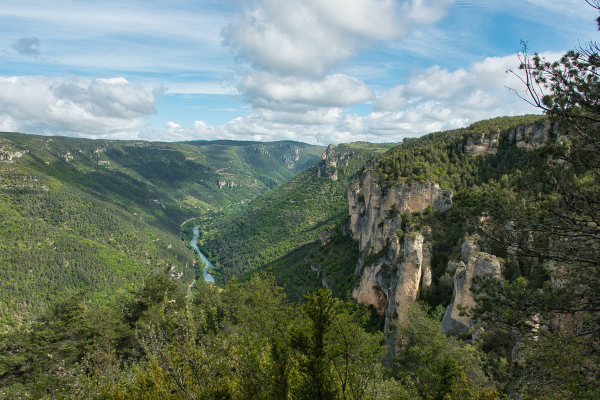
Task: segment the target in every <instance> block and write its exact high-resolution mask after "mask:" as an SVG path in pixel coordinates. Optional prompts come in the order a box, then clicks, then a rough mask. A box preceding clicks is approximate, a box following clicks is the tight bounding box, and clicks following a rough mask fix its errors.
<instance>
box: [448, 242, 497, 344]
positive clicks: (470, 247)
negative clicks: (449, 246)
mask: <svg viewBox="0 0 600 400" xmlns="http://www.w3.org/2000/svg"><path fill="white" fill-rule="evenodd" d="M477 239H478V238H477V237H476V236H474V237H470V238H467V240H465V242H464V243H463V245H462V248H461V255H462V257H463V261H460V262H458V263H455V262H452V261H450V262H449V263H448V271H451V269H455V271H454V278H453V283H454V295H453V301H452V303H450V305H448V308H447V309H446V313H445V314H444V318H443V319H442V329H443V331H444V333H446V334H459V333H468V332H469V331H470V330H471V328H472V327H473V320H472V319H471V317H470V316H469V313H470V312H471V311H472V310H473V307H475V299H474V298H473V294H472V293H471V283H472V281H473V278H474V277H476V276H492V277H494V278H498V279H499V278H501V267H500V262H499V261H498V259H497V258H496V257H495V256H492V255H489V254H487V253H483V252H479V251H478V250H479V249H478V246H477ZM447 273H448V272H447Z"/></svg>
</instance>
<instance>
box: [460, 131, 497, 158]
mask: <svg viewBox="0 0 600 400" xmlns="http://www.w3.org/2000/svg"><path fill="white" fill-rule="evenodd" d="M499 142H500V129H497V130H496V131H495V132H492V133H490V132H485V133H475V132H473V134H472V135H471V137H470V138H468V139H467V143H466V144H464V145H463V144H462V143H459V145H458V147H459V149H461V148H462V150H464V152H465V153H467V154H471V155H473V156H478V155H487V154H496V153H497V152H498V144H499Z"/></svg>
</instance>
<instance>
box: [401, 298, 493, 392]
mask: <svg viewBox="0 0 600 400" xmlns="http://www.w3.org/2000/svg"><path fill="white" fill-rule="evenodd" d="M429 311H431V309H429V308H428V307H427V306H426V305H424V304H421V303H413V304H412V305H411V306H410V308H409V310H408V321H407V323H406V324H404V325H403V326H401V327H399V337H398V343H399V351H398V355H397V356H396V357H395V358H394V360H393V362H392V372H393V375H394V376H395V377H396V378H397V379H398V380H400V381H401V382H406V384H407V386H408V387H410V388H411V390H412V393H413V396H414V397H415V398H422V399H494V398H501V397H500V395H499V394H498V393H497V392H496V391H495V390H494V387H493V383H492V382H490V380H489V379H488V378H487V377H486V375H485V372H484V358H483V355H482V353H480V352H479V351H478V350H477V349H476V348H475V347H474V346H471V345H469V344H465V343H462V342H461V341H459V340H458V339H456V338H454V337H446V336H445V335H444V334H443V333H442V332H441V326H440V320H441V317H442V315H443V313H444V309H443V308H442V307H438V308H437V309H435V310H433V312H432V315H428V312H429Z"/></svg>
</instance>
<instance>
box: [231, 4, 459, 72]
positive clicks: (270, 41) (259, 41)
mask: <svg viewBox="0 0 600 400" xmlns="http://www.w3.org/2000/svg"><path fill="white" fill-rule="evenodd" d="M452 2H453V0H410V1H407V2H404V3H400V2H398V1H397V0H343V1H342V0H262V1H260V2H259V3H257V4H256V5H255V6H254V7H252V8H247V9H245V10H244V12H243V13H242V15H240V16H239V19H238V20H237V21H236V22H233V23H231V24H229V25H228V26H227V28H225V29H224V30H223V32H222V36H223V43H224V44H225V45H226V46H228V47H229V48H230V49H231V50H233V51H234V52H235V53H236V54H237V56H238V57H239V58H240V59H242V60H244V61H248V62H250V63H251V64H252V65H253V66H254V67H255V68H257V69H261V70H267V71H276V72H278V73H280V74H289V75H304V76H318V77H320V76H324V75H325V74H327V73H328V71H329V70H330V69H331V68H332V67H334V66H336V65H339V64H340V63H342V62H344V61H345V60H347V59H348V58H350V57H352V56H355V55H356V54H357V49H358V48H360V47H361V46H363V45H365V44H366V43H368V42H369V41H371V40H388V39H398V38H400V37H402V36H405V35H406V34H407V33H408V32H410V30H411V29H412V27H413V26H414V25H422V24H429V23H432V22H435V21H437V20H439V19H440V18H441V17H442V16H443V15H444V14H445V12H446V10H447V8H448V6H449V5H450V4H451V3H452Z"/></svg>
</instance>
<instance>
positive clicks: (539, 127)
mask: <svg viewBox="0 0 600 400" xmlns="http://www.w3.org/2000/svg"><path fill="white" fill-rule="evenodd" d="M553 138H554V139H558V140H561V137H560V135H559V133H558V123H557V122H549V121H544V122H542V123H539V124H536V125H530V126H523V125H519V126H517V128H516V129H513V130H511V131H510V132H509V134H508V141H509V143H515V144H516V145H517V147H519V148H523V149H526V150H532V149H535V148H537V147H540V146H542V145H543V144H544V143H547V142H548V141H550V139H553Z"/></svg>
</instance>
